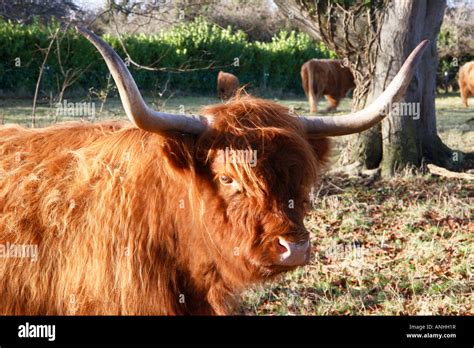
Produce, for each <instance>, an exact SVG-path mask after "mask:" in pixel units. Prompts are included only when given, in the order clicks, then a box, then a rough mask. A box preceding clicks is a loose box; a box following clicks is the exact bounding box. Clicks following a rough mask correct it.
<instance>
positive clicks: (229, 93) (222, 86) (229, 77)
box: [217, 71, 239, 100]
mask: <svg viewBox="0 0 474 348" xmlns="http://www.w3.org/2000/svg"><path fill="white" fill-rule="evenodd" d="M238 89H239V79H238V78H237V76H235V75H233V74H231V73H226V72H223V71H219V74H218V75H217V97H218V98H219V99H222V100H228V99H230V98H232V97H234V96H235V95H236V94H237V90H238Z"/></svg>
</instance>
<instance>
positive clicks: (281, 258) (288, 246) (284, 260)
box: [276, 237, 311, 266]
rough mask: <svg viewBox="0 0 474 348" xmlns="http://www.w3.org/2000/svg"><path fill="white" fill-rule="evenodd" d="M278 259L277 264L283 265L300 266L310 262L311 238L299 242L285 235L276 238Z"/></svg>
mask: <svg viewBox="0 0 474 348" xmlns="http://www.w3.org/2000/svg"><path fill="white" fill-rule="evenodd" d="M276 243H277V247H278V252H279V255H278V260H277V262H276V264H278V265H282V266H300V265H304V264H306V263H308V261H309V257H310V250H311V247H310V242H309V239H307V240H305V241H299V242H289V241H287V240H286V239H285V238H283V237H278V238H277V239H276Z"/></svg>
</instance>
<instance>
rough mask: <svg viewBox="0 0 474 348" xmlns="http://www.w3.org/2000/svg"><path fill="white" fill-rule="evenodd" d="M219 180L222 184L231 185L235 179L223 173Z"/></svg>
mask: <svg viewBox="0 0 474 348" xmlns="http://www.w3.org/2000/svg"><path fill="white" fill-rule="evenodd" d="M219 181H220V182H221V184H223V185H230V184H232V182H233V181H234V180H233V179H232V178H231V177H230V176H228V175H221V176H220V177H219Z"/></svg>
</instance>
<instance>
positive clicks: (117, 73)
mask: <svg viewBox="0 0 474 348" xmlns="http://www.w3.org/2000/svg"><path fill="white" fill-rule="evenodd" d="M76 30H77V31H78V32H79V33H81V34H82V35H83V36H84V37H85V38H86V39H87V40H89V41H90V42H92V44H93V45H94V46H95V47H96V48H97V49H98V50H99V52H100V54H101V55H102V57H103V58H104V60H105V62H106V63H107V66H108V67H109V70H110V72H111V74H112V77H113V78H114V81H115V83H116V85H117V88H118V90H119V94H120V99H121V100H122V105H123V108H124V109H125V112H126V114H127V116H128V118H129V119H130V121H132V123H133V124H135V125H136V126H137V127H138V128H141V129H143V130H146V131H149V132H162V131H180V132H184V133H191V134H200V133H202V132H204V131H205V130H206V128H207V127H208V126H209V122H210V120H209V119H207V118H206V117H203V116H198V115H180V114H168V113H164V112H157V111H155V110H152V109H150V108H149V107H148V105H147V104H146V103H145V101H144V100H143V98H142V95H141V94H140V91H139V90H138V88H137V85H136V84H135V81H134V80H133V77H132V75H131V74H130V71H128V69H127V67H126V66H125V64H124V62H123V61H122V59H121V58H120V57H119V55H118V54H117V53H116V52H115V51H114V50H113V49H112V47H110V46H109V45H108V44H107V43H106V42H104V41H103V40H102V39H101V38H100V37H98V36H97V35H95V34H94V33H93V32H91V31H89V30H87V29H85V28H83V27H80V26H76Z"/></svg>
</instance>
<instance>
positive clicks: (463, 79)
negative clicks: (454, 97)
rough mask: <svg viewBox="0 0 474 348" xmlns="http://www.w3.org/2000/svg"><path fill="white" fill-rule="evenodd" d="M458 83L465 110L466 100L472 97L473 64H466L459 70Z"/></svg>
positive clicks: (473, 90) (473, 82) (473, 93)
mask: <svg viewBox="0 0 474 348" xmlns="http://www.w3.org/2000/svg"><path fill="white" fill-rule="evenodd" d="M458 82H459V91H460V92H461V99H462V103H463V105H464V106H465V107H466V108H467V106H468V105H467V98H469V97H470V96H471V97H472V96H474V62H467V63H466V64H464V65H463V66H462V67H461V69H459V80H458Z"/></svg>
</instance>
